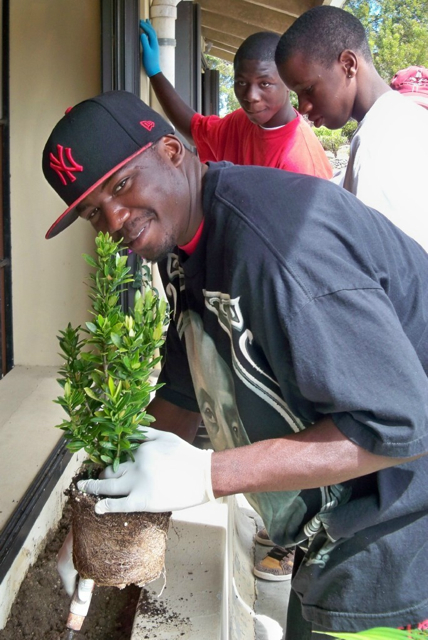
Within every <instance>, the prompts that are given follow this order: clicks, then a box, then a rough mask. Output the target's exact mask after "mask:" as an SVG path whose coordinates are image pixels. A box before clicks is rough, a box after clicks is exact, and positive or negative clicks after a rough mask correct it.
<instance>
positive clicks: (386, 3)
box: [344, 0, 428, 84]
mask: <svg viewBox="0 0 428 640" xmlns="http://www.w3.org/2000/svg"><path fill="white" fill-rule="evenodd" d="M344 8H345V9H346V10H347V11H349V12H350V13H352V14H353V15H354V16H355V17H356V18H358V19H359V20H360V21H361V22H362V24H363V25H364V27H365V29H366V33H367V38H368V41H369V45H370V49H371V51H372V54H373V61H374V65H375V67H376V69H377V71H378V72H379V74H380V76H381V77H382V78H383V79H384V80H385V82H387V83H388V84H389V83H390V82H391V80H392V78H393V76H394V75H395V73H396V72H397V71H399V70H400V69H405V68H406V67H409V66H411V65H420V66H428V0H347V2H346V4H345V6H344Z"/></svg>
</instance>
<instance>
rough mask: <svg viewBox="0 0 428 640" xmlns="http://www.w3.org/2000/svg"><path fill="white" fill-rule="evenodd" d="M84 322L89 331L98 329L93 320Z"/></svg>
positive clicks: (94, 331) (92, 331) (93, 331)
mask: <svg viewBox="0 0 428 640" xmlns="http://www.w3.org/2000/svg"><path fill="white" fill-rule="evenodd" d="M85 324H86V326H87V327H88V329H89V331H90V332H91V333H96V332H97V331H98V328H97V327H96V325H95V324H94V323H93V322H85Z"/></svg>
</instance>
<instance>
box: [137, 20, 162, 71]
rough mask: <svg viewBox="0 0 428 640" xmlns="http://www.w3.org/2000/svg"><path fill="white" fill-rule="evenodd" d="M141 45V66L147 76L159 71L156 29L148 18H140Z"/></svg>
mask: <svg viewBox="0 0 428 640" xmlns="http://www.w3.org/2000/svg"><path fill="white" fill-rule="evenodd" d="M140 29H142V30H143V33H142V34H141V35H140V40H141V46H142V48H143V55H142V60H143V67H144V70H145V72H146V74H147V75H148V77H149V78H151V77H152V76H155V75H156V74H157V73H160V72H161V68H160V61H159V43H158V37H157V35H156V31H155V30H154V29H153V27H152V25H151V24H150V20H148V19H147V20H140Z"/></svg>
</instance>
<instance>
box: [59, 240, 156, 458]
mask: <svg viewBox="0 0 428 640" xmlns="http://www.w3.org/2000/svg"><path fill="white" fill-rule="evenodd" d="M95 243H96V259H94V258H92V257H91V256H89V255H86V254H85V255H84V256H83V257H84V259H85V260H86V262H87V263H88V264H89V265H90V266H91V267H93V269H94V272H93V273H91V274H90V276H89V281H90V282H89V284H90V292H89V297H90V299H91V301H92V309H91V315H92V320H91V321H90V322H87V323H86V327H84V328H82V327H81V326H78V327H76V328H73V327H72V326H71V324H68V326H67V328H66V329H65V330H64V331H60V335H59V336H58V340H59V346H60V349H61V353H60V355H61V356H62V358H63V360H64V363H63V366H62V367H61V369H60V370H59V375H60V378H59V379H58V382H59V384H60V385H61V387H62V389H63V394H62V395H61V396H59V397H58V398H57V399H56V400H55V402H57V403H58V404H60V405H61V406H62V407H63V409H64V410H65V412H66V414H67V417H66V419H64V420H63V421H62V423H61V424H59V425H57V427H58V428H59V429H62V430H63V431H64V437H65V439H66V440H67V448H68V449H69V450H70V451H71V452H73V453H74V452H76V451H79V450H81V449H84V450H85V451H86V453H87V454H88V459H87V461H86V462H88V463H89V464H91V465H92V466H95V465H96V466H97V467H102V468H104V467H106V466H108V465H112V466H113V469H114V470H116V469H117V467H118V465H119V464H120V463H122V462H125V461H126V460H129V459H131V460H134V456H133V452H134V451H135V449H137V448H138V447H139V445H140V444H141V442H142V441H143V440H144V435H143V433H142V432H141V430H140V429H141V428H142V427H144V426H147V425H149V424H150V423H151V422H153V421H154V418H153V417H152V416H150V415H149V414H148V413H147V412H146V410H145V409H146V407H147V405H148V403H149V401H150V395H151V393H152V392H153V391H155V390H156V389H157V388H159V386H160V385H158V384H152V383H151V381H150V379H149V377H150V374H151V373H152V372H153V369H154V367H155V366H156V364H157V363H158V362H159V359H160V358H159V355H158V353H159V351H158V350H159V348H160V347H161V346H162V344H163V342H164V339H163V336H164V330H165V324H166V323H167V315H168V314H167V303H166V301H165V300H163V299H160V297H159V295H158V293H157V291H156V290H155V289H154V288H153V287H152V286H151V283H150V282H148V281H147V280H146V281H145V288H144V293H143V294H142V293H141V291H140V290H137V291H136V294H135V300H134V307H133V309H132V310H129V311H128V313H125V312H124V311H123V309H122V308H121V305H120V295H121V292H122V291H123V290H124V289H125V286H126V285H131V286H132V283H133V282H134V278H133V277H132V276H131V275H130V267H128V266H127V256H126V255H125V256H123V255H120V244H121V243H120V242H114V241H113V239H112V237H111V236H110V235H109V234H108V233H106V234H103V233H99V234H98V236H97V237H96V239H95Z"/></svg>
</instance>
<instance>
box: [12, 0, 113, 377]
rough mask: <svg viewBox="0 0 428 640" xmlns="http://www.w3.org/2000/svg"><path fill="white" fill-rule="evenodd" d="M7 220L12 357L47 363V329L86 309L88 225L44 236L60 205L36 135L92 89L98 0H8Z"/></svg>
mask: <svg viewBox="0 0 428 640" xmlns="http://www.w3.org/2000/svg"><path fill="white" fill-rule="evenodd" d="M10 12H11V15H10V29H11V33H10V41H11V48H10V107H11V115H10V123H11V227H12V275H13V323H14V352H15V364H16V365H24V366H33V365H48V366H49V365H56V364H58V363H59V362H60V359H59V356H58V355H57V352H58V344H57V340H56V336H57V334H58V329H62V328H64V327H65V326H66V325H67V323H68V322H69V321H70V322H72V323H73V324H80V323H82V322H84V321H85V320H87V319H88V313H87V309H88V306H89V304H88V299H87V294H86V287H85V286H84V285H83V284H82V283H83V281H84V280H85V277H86V274H87V266H86V263H85V262H84V261H83V259H82V257H81V255H82V253H83V252H92V251H93V237H94V234H93V232H92V230H91V228H90V227H89V225H88V224H86V223H84V222H81V221H77V222H76V223H75V224H74V225H72V226H71V227H70V229H68V230H67V231H65V232H64V233H63V234H60V235H59V236H57V237H56V238H53V239H51V240H49V241H48V240H45V238H44V235H45V233H46V231H47V229H48V228H49V227H50V225H51V224H52V222H53V221H54V220H55V219H56V217H57V216H58V215H60V214H61V213H62V211H63V210H64V209H65V207H64V203H63V202H62V201H61V200H60V198H59V197H58V196H57V195H56V194H55V192H54V191H53V190H52V188H51V187H50V186H49V185H48V183H47V182H46V181H45V179H44V177H43V173H42V169H41V155H42V150H43V147H44V144H45V142H46V140H47V138H48V136H49V134H50V132H51V130H52V128H53V126H54V125H55V124H56V122H57V121H58V120H59V119H60V118H61V117H62V115H63V114H64V111H65V109H66V108H67V107H69V106H72V105H74V104H76V103H77V102H80V101H81V100H84V99H85V98H88V97H90V96H92V95H95V94H97V93H99V92H100V91H101V87H100V50H101V47H100V2H99V0H73V1H72V2H70V0H37V1H35V2H28V0H13V2H11V3H10Z"/></svg>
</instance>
